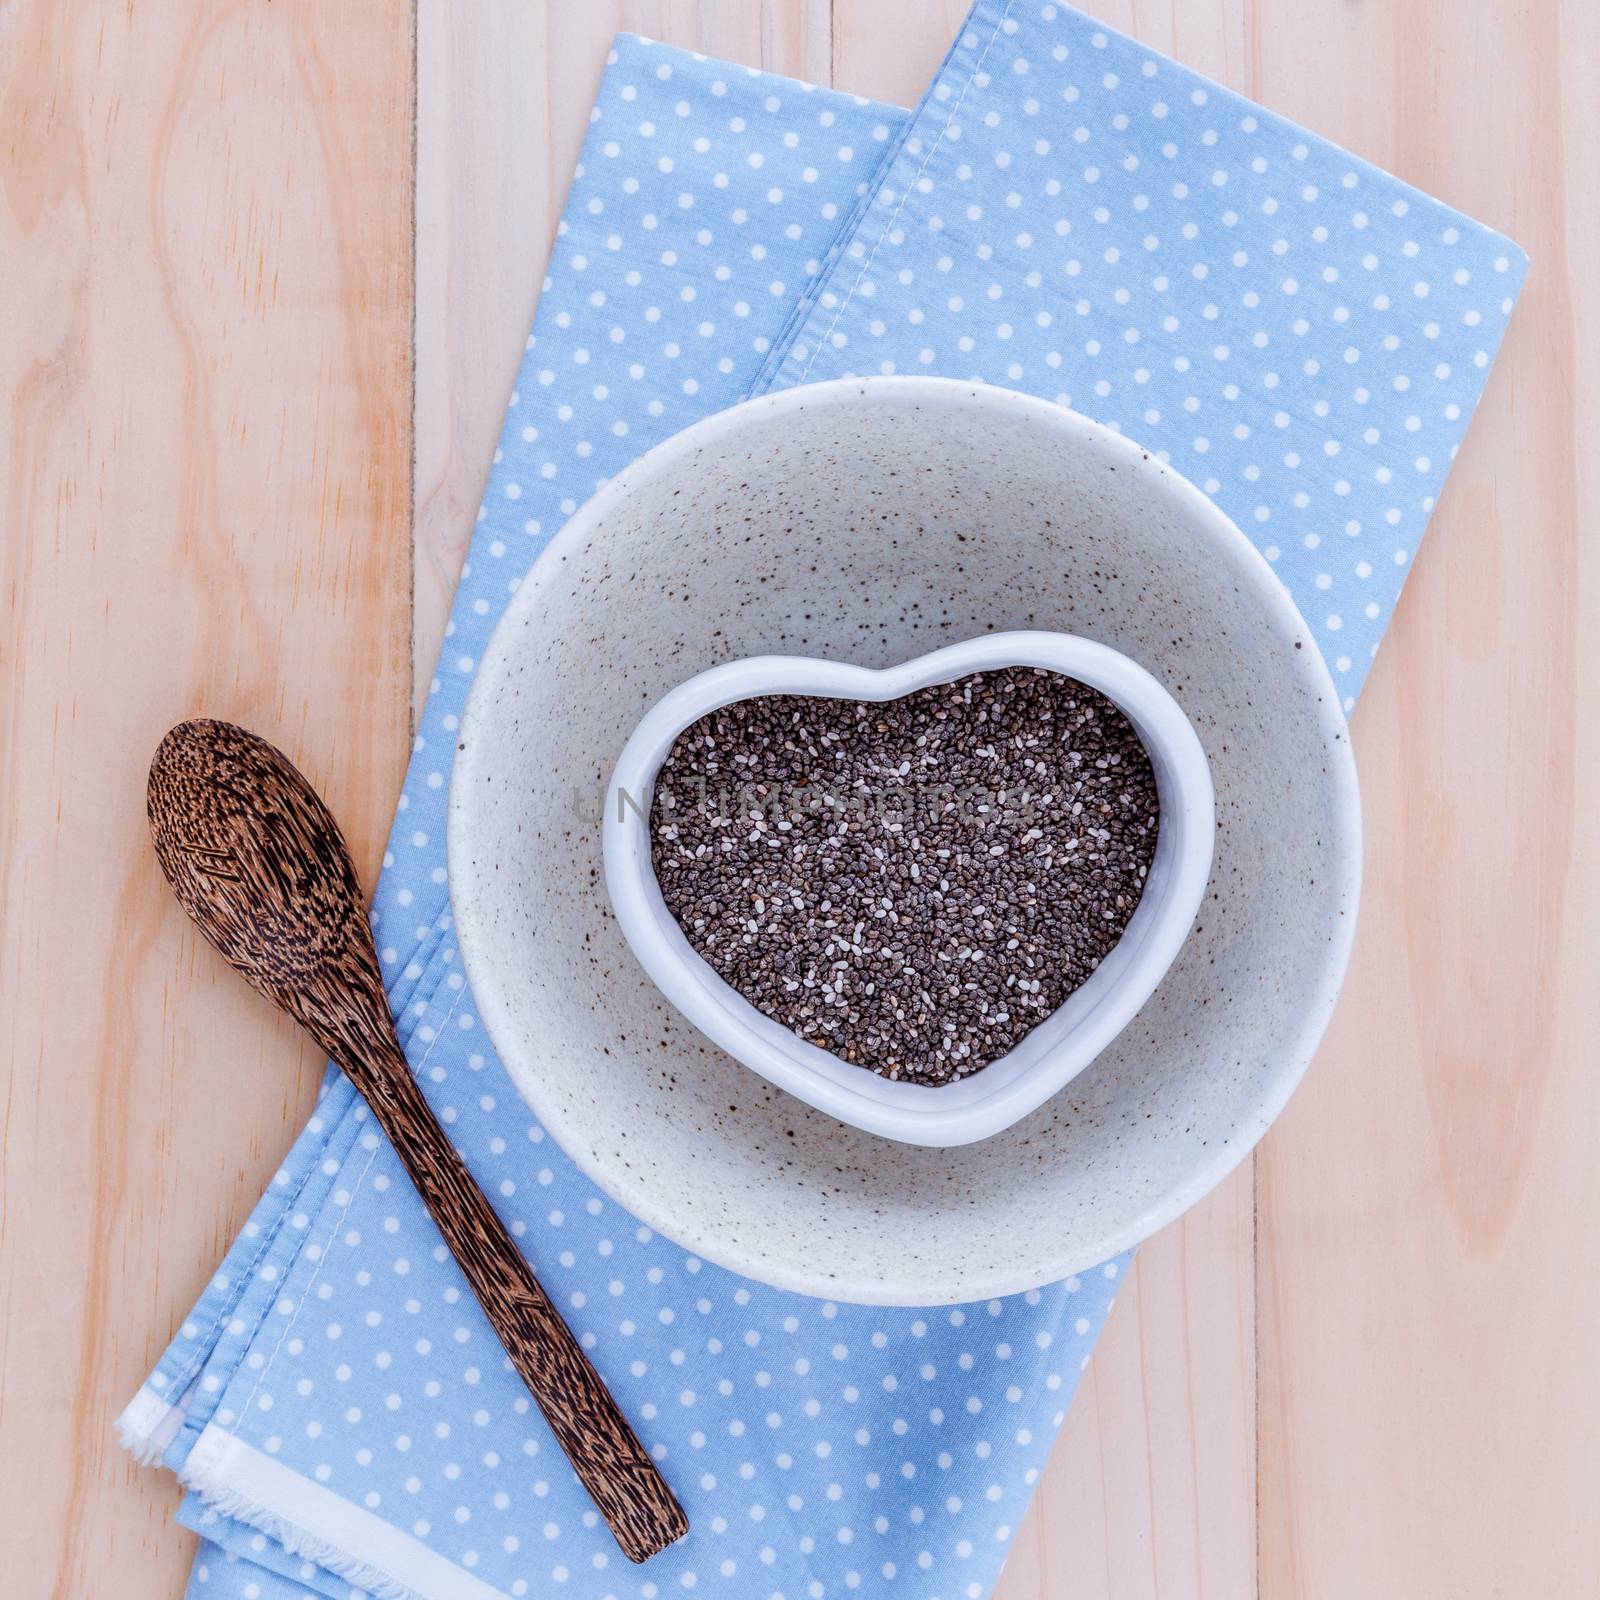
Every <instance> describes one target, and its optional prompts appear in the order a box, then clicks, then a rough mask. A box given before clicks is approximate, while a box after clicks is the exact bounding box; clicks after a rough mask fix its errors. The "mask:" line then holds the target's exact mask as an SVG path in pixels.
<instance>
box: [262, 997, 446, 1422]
mask: <svg viewBox="0 0 1600 1600" xmlns="http://www.w3.org/2000/svg"><path fill="white" fill-rule="evenodd" d="M466 993H467V990H466V986H465V985H463V986H462V987H461V988H459V989H457V990H456V994H455V999H453V1000H452V1001H451V1002H450V1009H449V1010H448V1011H447V1012H445V1014H444V1015H443V1016H442V1017H441V1018H440V1019H439V1027H438V1031H437V1032H436V1033H435V1034H434V1036H433V1038H431V1039H430V1040H429V1041H428V1048H427V1049H426V1050H424V1051H423V1053H422V1059H421V1060H420V1061H418V1062H417V1064H416V1066H415V1067H414V1068H413V1069H412V1071H413V1074H414V1075H417V1074H420V1073H421V1071H422V1069H423V1068H424V1067H425V1066H427V1064H428V1059H429V1057H430V1056H432V1054H433V1052H434V1048H435V1046H437V1044H438V1043H439V1041H440V1039H442V1038H443V1037H444V1031H445V1024H446V1023H447V1022H449V1020H450V1019H451V1017H453V1016H454V1015H455V1014H456V1007H457V1006H459V1005H460V1004H461V1001H462V999H463V997H464V996H465V995H466ZM381 1149H383V1139H382V1136H381V1135H380V1137H379V1139H378V1142H377V1143H376V1144H375V1145H373V1147H372V1149H371V1150H370V1151H369V1152H368V1155H367V1159H366V1162H365V1163H364V1165H363V1166H362V1168H361V1171H360V1173H359V1174H358V1175H357V1177H356V1180H355V1182H354V1183H352V1184H351V1185H350V1196H349V1198H348V1199H347V1200H346V1201H345V1203H344V1204H343V1205H342V1206H341V1207H340V1208H339V1215H338V1216H337V1217H335V1218H334V1219H333V1225H332V1226H331V1227H330V1228H329V1229H328V1234H327V1239H328V1245H332V1243H333V1240H334V1238H335V1236H336V1235H337V1234H338V1232H339V1229H340V1228H341V1227H342V1226H343V1225H344V1219H345V1218H346V1217H347V1216H348V1215H349V1214H350V1208H351V1206H353V1205H354V1204H355V1203H356V1199H357V1197H358V1196H359V1195H360V1193H361V1190H362V1186H363V1185H364V1184H365V1183H366V1181H367V1174H368V1173H369V1172H370V1171H371V1170H372V1163H373V1162H374V1161H376V1160H377V1159H378V1152H379V1151H380V1150H381ZM328 1255H329V1250H328V1248H327V1246H324V1248H323V1251H322V1254H321V1255H320V1256H319V1257H318V1258H317V1264H316V1266H315V1268H313V1269H312V1273H311V1276H310V1277H309V1278H307V1279H306V1286H305V1288H304V1289H302V1290H301V1291H300V1298H299V1299H298V1300H297V1301H296V1302H295V1307H294V1310H293V1312H292V1313H291V1314H290V1315H289V1316H287V1317H285V1318H284V1322H283V1327H282V1328H281V1329H280V1330H279V1332H278V1338H277V1342H276V1343H275V1344H274V1345H273V1347H272V1354H271V1355H269V1356H268V1357H267V1359H266V1360H265V1361H263V1362H262V1363H261V1370H260V1371H259V1372H258V1373H257V1374H256V1381H255V1382H254V1383H253V1384H251V1386H250V1393H249V1394H247V1395H246V1396H245V1398H244V1403H243V1405H241V1406H240V1408H239V1411H240V1415H241V1416H243V1415H245V1414H246V1413H248V1411H249V1409H250V1407H251V1406H252V1405H253V1404H254V1403H255V1398H256V1395H257V1394H258V1393H259V1392H260V1389H261V1385H262V1384H263V1383H264V1382H265V1381H266V1376H267V1374H268V1373H269V1372H270V1371H271V1370H272V1369H273V1367H274V1366H275V1365H276V1364H277V1360H278V1352H279V1351H280V1350H281V1349H282V1348H283V1341H284V1340H285V1339H287V1338H288V1337H289V1334H290V1332H291V1331H292V1330H293V1328H294V1325H295V1324H296V1323H297V1322H298V1321H299V1320H300V1313H301V1312H302V1311H303V1310H304V1309H305V1304H306V1301H307V1300H309V1299H310V1298H311V1291H312V1290H313V1289H314V1288H316V1286H317V1280H318V1279H319V1278H320V1277H321V1276H322V1269H323V1267H324V1266H325V1265H326V1263H327V1260H328Z"/></svg>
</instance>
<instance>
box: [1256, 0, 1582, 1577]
mask: <svg viewBox="0 0 1600 1600" xmlns="http://www.w3.org/2000/svg"><path fill="white" fill-rule="evenodd" d="M1263 62H1264V69H1263V70H1264V73H1265V76H1266V78H1267V80H1268V82H1269V83H1273V84H1276V85H1278V86H1279V87H1280V88H1281V89H1282V90H1284V91H1285V92H1286V91H1287V90H1288V87H1289V86H1290V85H1291V84H1295V85H1298V86H1299V87H1300V90H1301V92H1302V93H1303V94H1304V95H1305V97H1306V107H1307V108H1306V113H1305V114H1306V115H1307V116H1308V117H1310V118H1311V120H1313V121H1314V122H1315V123H1316V124H1317V125H1318V126H1321V127H1324V128H1327V129H1328V130H1329V131H1330V132H1332V133H1334V134H1336V135H1341V136H1343V137H1344V138H1346V139H1347V140H1348V141H1349V142H1350V143H1351V144H1352V145H1354V146H1355V147H1356V148H1357V149H1358V150H1359V151H1360V152H1361V153H1362V154H1366V155H1370V156H1373V157H1374V158H1375V159H1377V160H1379V161H1382V162H1385V163H1387V164H1389V165H1392V166H1393V167H1394V168H1395V170H1397V171H1399V172H1400V173H1401V174H1403V175H1404V176H1406V177H1409V178H1412V179H1414V180H1415V181H1417V182H1418V183H1421V184H1423V185H1424V186H1426V187H1427V188H1429V189H1431V190H1432V191H1434V192H1435V193H1438V194H1440V195H1442V196H1443V197H1444V198H1446V199H1448V200H1450V201H1452V202H1454V203H1456V204H1458V205H1460V206H1462V207H1464V208H1465V209H1466V210H1468V211H1470V212H1472V213H1473V214H1475V215H1477V216H1480V217H1483V218H1484V219H1485V220H1487V221H1490V222H1493V223H1495V224H1498V225H1500V226H1502V227H1504V228H1506V229H1507V230H1508V231H1510V232H1511V233H1512V234H1513V235H1514V236H1515V237H1516V238H1518V239H1519V240H1520V241H1521V242H1522V243H1524V244H1525V245H1526V246H1527V247H1528V249H1529V251H1530V252H1531V254H1532V256H1533V260H1534V266H1533V272H1532V276H1531V277H1530V279H1529V282H1528V287H1527V291H1526V293H1525V295H1524V298H1523V301H1522V304H1521V306H1520V307H1519V309H1518V311H1517V313H1516V318H1515V321H1514V323H1513V326H1512V330H1511V335H1510V337H1509V339H1508V342H1507V345H1506V349H1505V352H1504V354H1503V356H1502V358H1501V362H1500V364H1499V366H1498V367H1497V369H1496V371H1495V373H1494V376H1493V378H1492V380H1491V383H1490V386H1489V390H1488V393H1487V395H1486V397H1485V400H1484V402H1483V405H1482V407H1481V409H1480V412H1479V415H1478V417H1477V419H1476V421H1475V422H1474V423H1473V427H1472V433H1471V437H1470V439H1469V441H1468V444H1467V446H1466V448H1465V449H1464V450H1463V451H1462V454H1461V459H1460V461H1459V463H1458V464H1457V466H1456V469H1455V472H1454V474H1453V476H1452V478H1451V481H1450V485H1449V487H1448V489H1447V490H1446V493H1445V495H1444V497H1443V500H1442V502H1441V505H1440V508H1439V512H1438V514H1437V516H1436V517H1435V520H1434V526H1433V528H1432V530H1431V531H1430V533H1429V535H1428V542H1427V544H1426V546H1425V547H1424V550H1423V553H1422V555H1421V557H1420V558H1419V560H1418V562H1417V564H1416V570H1415V573H1414V576H1413V577H1412V579H1411V581H1410V585H1409V587H1408V589H1407V592H1406V595H1405V598H1404V600H1403V601H1402V604H1401V607H1400V612H1399V616H1398V619H1397V621H1396V623H1395V626H1394V628H1393V629H1392V631H1391V635H1390V638H1389V639H1388V641H1387V642H1386V644H1385V646H1384V649H1383V651H1382V652H1381V653H1380V656H1379V660H1378V663H1377V667H1376V670H1375V672H1374V675H1373V679H1372V682H1371V686H1370V687H1369V689H1368V690H1367V693H1366V695H1365V697H1364V699H1363V702H1362V704H1361V706H1360V708H1359V709H1358V711H1357V714H1356V719H1355V728H1356V738H1357V746H1358V751H1359V754H1360V756H1361V762H1362V773H1363V778H1364V784H1365V805H1366V824H1367V840H1368V865H1367V875H1366V899H1365V904H1364V906H1363V909H1362V919H1363V926H1362V931H1361V936H1360V938H1359V940H1358V944H1357V957H1356V964H1355V971H1354V974H1353V977H1352V980H1351V982H1350V985H1349V988H1348V990H1347V992H1346V995H1345V998H1344V1001H1343V1004H1342V1006H1341V1009H1340V1012H1339V1016H1338V1019H1337V1022H1336V1025H1335V1028H1334V1030H1333V1033H1332V1035H1331V1037H1330V1041H1329V1043H1328V1046H1327V1047H1326V1048H1325V1049H1324V1051H1323V1053H1322V1058H1321V1060H1320V1061H1319V1062H1318V1064H1317V1066H1316V1068H1315V1069H1314V1070H1313V1072H1312V1073H1311V1075H1310V1077H1309V1079H1308V1081H1307V1083H1306V1086H1305V1088H1304V1089H1303V1090H1302V1091H1301V1093H1300V1095H1299V1096H1298V1097H1297V1099H1296V1100H1295V1102H1294V1103H1293V1104H1292V1105H1291V1106H1290V1108H1289V1112H1288V1114H1287V1115H1286V1116H1285V1118H1284V1119H1283V1121H1282V1122H1281V1123H1280V1125H1279V1126H1278V1128H1277V1129H1275V1130H1274V1132H1273V1133H1272V1135H1271V1136H1270V1137H1269V1139H1268V1141H1267V1143H1266V1145H1265V1147H1264V1151H1263V1155H1262V1158H1261V1164H1260V1172H1261V1287H1262V1295H1261V1313H1262V1314H1261V1327H1260V1362H1261V1381H1262V1389H1261V1418H1262V1432H1261V1529H1262V1585H1261V1592H1262V1594H1263V1596H1266V1597H1270V1600H1290V1597H1296V1600H1300V1597H1304V1600H1333V1597H1341V1600H1342V1597H1345V1596H1349V1595H1356V1594H1394V1595H1424V1594H1426V1595H1450V1596H1462V1597H1468V1600H1478V1597H1483V1600H1487V1597H1489V1596H1498V1595H1519V1596H1520V1595H1528V1596H1533V1595H1540V1596H1543V1595H1551V1596H1556V1595H1561V1596H1566V1595H1579V1594H1592V1593H1594V1592H1596V1588H1597V1585H1600V1518H1597V1517H1596V1516H1595V1510H1594V1501H1595V1486H1596V1484H1597V1483H1600V1428H1597V1427H1596V1422H1595V1419H1596V1417H1597V1415H1600V1370H1597V1368H1596V1365H1595V1362H1594V1359H1593V1348H1594V1334H1593V1330H1594V1328H1595V1326H1596V1323H1597V1322H1600V1276H1597V1275H1596V1273H1595V1271H1594V1267H1593V1248H1592V1240H1591V1234H1592V1232H1593V1220H1594V1218H1595V1217H1596V1215H1600V1169H1597V1167H1596V1165H1595V1162H1594V1159H1593V1155H1592V1149H1591V1146H1592V1142H1593V1130H1594V1128H1595V1127H1596V1126H1597V1125H1600V1078H1597V1077H1596V1074H1595V1070H1594V1069H1595V1064H1596V1061H1597V1059H1600V989H1597V987H1596V984H1595V979H1594V970H1595V967H1596V964H1597V959H1600V858H1597V855H1596V848H1595V841H1596V833H1595V811H1594V802H1593V796H1594V794H1595V793H1596V792H1597V790H1596V785H1597V781H1600V750H1597V746H1596V742H1595V731H1596V729H1597V728H1600V688H1597V684H1600V652H1597V649H1596V646H1595V644H1594V640H1595V637H1596V634H1597V629H1600V592H1597V589H1596V575H1595V571H1594V553H1595V550H1596V548H1597V545H1596V539H1597V537H1600V524H1597V518H1596V508H1597V505H1600V472H1597V469H1596V463H1595V457H1594V451H1593V447H1592V443H1591V442H1590V441H1591V440H1592V437H1593V429H1594V425H1595V423H1596V422H1597V420H1600V417H1597V414H1596V398H1595V390H1594V387H1593V385H1592V383H1589V384H1585V383H1583V382H1581V381H1580V375H1581V374H1582V373H1583V372H1585V371H1588V370H1592V367H1593V364H1594V360H1595V357H1596V354H1597V351H1600V343H1597V338H1600V322H1597V317H1596V313H1595V310H1594V307H1593V305H1592V296H1591V295H1590V294H1589V289H1590V286H1591V285H1592V283H1593V282H1594V279H1595V272H1596V269H1597V268H1600V227H1597V222H1596V212H1595V207H1594V203H1593V196H1594V193H1595V186H1596V182H1597V181H1600V161H1597V154H1596V152H1597V150H1600V102H1597V98H1596V94H1595V85H1596V68H1597V66H1600V16H1597V15H1596V12H1595V8H1594V7H1593V6H1592V5H1588V4H1585V3H1582V0H1574V3H1571V4H1564V5H1558V4H1554V3H1552V4H1544V5H1539V6H1535V7H1533V8H1530V9H1528V10H1527V11H1521V10H1519V11H1518V12H1517V13H1516V14H1515V15H1513V14H1512V13H1511V12H1510V11H1509V10H1508V8H1507V7H1505V6H1503V5H1497V4H1494V3H1493V0H1468V3H1463V4H1450V5H1445V4H1443V3H1431V4H1422V5H1416V4H1411V3H1409V0H1407V3H1405V4H1401V3H1400V0H1394V3H1393V4H1392V5H1389V6H1386V7H1380V8H1373V9H1370V10H1368V11H1367V12H1366V14H1365V15H1364V16H1363V17H1362V18H1361V19H1360V21H1359V22H1357V21H1356V20H1355V18H1354V17H1353V16H1348V17H1343V18H1341V17H1340V16H1339V15H1338V14H1337V13H1336V12H1335V11H1334V10H1333V9H1332V8H1327V9H1324V10H1322V11H1321V12H1320V13H1319V18H1318V20H1316V21H1315V22H1313V21H1311V20H1310V19H1307V22H1306V25H1305V26H1304V27H1303V28H1302V29H1288V28H1282V27H1279V26H1276V25H1275V27H1274V31H1273V33H1272V34H1271V35H1270V36H1268V37H1266V38H1265V39H1264V41H1263ZM1369 71H1370V72H1372V73H1374V74H1375V76H1376V79H1377V82H1378V83H1379V84H1380V85H1383V86H1384V89H1385V91H1386V92H1385V93H1384V94H1383V96H1382V99H1381V102H1380V103H1379V104H1377V105H1374V104H1373V103H1371V102H1370V101H1369V100H1368V98H1367V97H1366V96H1364V95H1363V96H1350V95H1348V94H1347V93H1346V92H1345V90H1344V88H1343V87H1342V86H1344V85H1348V84H1349V83H1350V82H1352V81H1356V80H1357V79H1358V78H1359V77H1360V76H1361V75H1362V74H1365V73H1367V72H1369Z"/></svg>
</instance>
